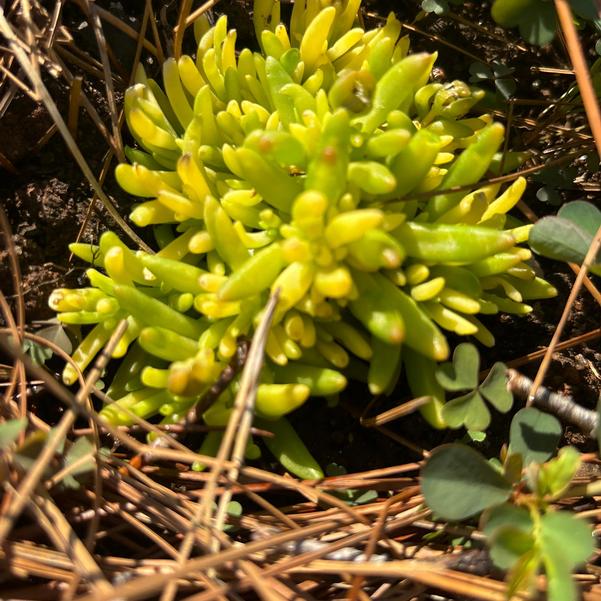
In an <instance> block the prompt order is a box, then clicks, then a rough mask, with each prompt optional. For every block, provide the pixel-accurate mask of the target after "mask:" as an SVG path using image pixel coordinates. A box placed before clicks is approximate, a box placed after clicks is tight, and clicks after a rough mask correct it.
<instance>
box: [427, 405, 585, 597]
mask: <svg viewBox="0 0 601 601" xmlns="http://www.w3.org/2000/svg"><path fill="white" fill-rule="evenodd" d="M560 435H561V425H560V424H559V422H558V420H557V419H556V418H555V417H553V416H551V415H547V414H544V413H542V412H540V411H539V410H538V409H534V408H526V409H522V410H521V411H519V412H518V413H517V414H516V415H515V417H514V419H513V421H512V424H511V435H510V444H509V451H508V452H505V453H504V457H503V463H500V462H494V461H487V460H486V459H485V458H484V457H483V456H482V455H481V454H480V453H478V452H477V451H475V450H474V449H472V448H470V447H468V446H465V445H463V444H449V445H443V446H441V447H439V448H437V449H435V450H434V451H433V452H432V454H431V456H430V458H429V459H428V460H427V462H426V464H425V466H424V468H423V470H422V474H421V475H422V491H423V493H424V496H425V500H426V503H427V504H428V505H429V506H430V508H431V509H432V511H433V512H434V513H435V514H436V515H437V516H438V517H439V518H443V519H447V520H463V519H466V518H469V517H473V516H478V515H479V516H480V524H481V528H482V530H483V532H484V534H485V535H486V537H487V542H488V545H489V548H490V554H491V558H492V560H493V562H494V563H495V564H496V565H497V567H499V568H501V569H503V570H507V580H508V591H507V598H512V597H513V595H514V594H516V593H517V592H519V591H522V590H529V589H532V588H534V585H535V577H536V575H537V574H538V572H539V571H541V570H542V569H544V571H545V572H546V575H547V593H548V596H547V598H548V599H550V601H572V600H575V599H577V598H578V596H577V590H576V587H575V585H574V582H573V580H572V577H571V572H572V570H573V569H574V568H575V567H576V566H577V565H579V564H581V563H583V562H584V561H586V560H587V559H588V557H589V556H590V555H591V554H592V552H593V533H592V530H591V527H590V525H589V524H588V523H587V522H586V521H584V520H582V519H579V518H577V517H576V516H575V515H574V514H572V513H570V512H568V511H559V510H558V509H556V508H555V507H554V506H553V503H555V502H556V501H558V500H560V499H561V498H562V497H563V496H569V486H570V483H571V481H572V479H573V477H574V475H575V474H576V471H577V470H578V467H579V466H580V462H581V458H580V454H579V453H578V451H576V449H574V448H573V447H564V448H562V449H561V450H560V451H559V454H558V455H557V457H555V458H553V459H549V458H550V457H551V455H552V454H553V453H554V450H555V447H556V445H557V443H558V441H559V437H560Z"/></svg>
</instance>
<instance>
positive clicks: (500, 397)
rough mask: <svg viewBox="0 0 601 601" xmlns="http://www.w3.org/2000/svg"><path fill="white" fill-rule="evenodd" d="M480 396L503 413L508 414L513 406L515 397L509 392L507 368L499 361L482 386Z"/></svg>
mask: <svg viewBox="0 0 601 601" xmlns="http://www.w3.org/2000/svg"><path fill="white" fill-rule="evenodd" d="M480 394H481V395H482V396H483V397H484V398H485V399H486V400H487V401H488V402H489V403H490V404H491V405H492V406H493V407H495V409H497V410H498V411H500V412H501V413H507V411H509V410H510V409H511V406H512V405H513V395H512V394H511V392H509V390H507V366H506V365H505V364H504V363H501V362H500V361H498V362H497V363H495V364H494V365H493V366H492V367H491V369H490V371H489V372H488V375H487V376H486V379H485V380H484V382H482V384H480Z"/></svg>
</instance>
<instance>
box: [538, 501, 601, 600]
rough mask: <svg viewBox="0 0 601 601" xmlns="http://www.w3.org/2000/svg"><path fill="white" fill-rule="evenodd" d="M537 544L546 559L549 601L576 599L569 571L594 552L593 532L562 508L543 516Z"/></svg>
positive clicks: (582, 521) (583, 522)
mask: <svg viewBox="0 0 601 601" xmlns="http://www.w3.org/2000/svg"><path fill="white" fill-rule="evenodd" d="M539 545H540V548H541V553H542V555H543V558H544V562H545V570H546V572H547V581H548V599H549V600H550V601H576V599H577V598H578V595H577V590H576V586H575V584H574V581H573V580H572V575H571V572H572V570H573V569H574V567H576V566H577V565H579V564H581V563H583V562H585V561H586V560H587V559H588V558H589V557H590V556H591V554H592V553H593V550H594V545H593V533H592V529H591V527H590V525H589V524H588V523H587V522H585V521H584V520H581V519H578V518H576V517H575V516H574V515H572V514H570V513H568V512H564V511H553V512H550V513H547V514H546V515H544V516H543V517H542V519H541V522H540V540H539Z"/></svg>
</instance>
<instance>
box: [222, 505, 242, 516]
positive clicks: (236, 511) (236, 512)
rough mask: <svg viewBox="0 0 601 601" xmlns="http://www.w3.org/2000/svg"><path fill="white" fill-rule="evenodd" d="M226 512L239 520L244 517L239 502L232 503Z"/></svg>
mask: <svg viewBox="0 0 601 601" xmlns="http://www.w3.org/2000/svg"><path fill="white" fill-rule="evenodd" d="M225 511H226V513H227V514H228V515H231V516H234V517H237V518H239V517H240V516H241V515H242V505H241V504H240V503H239V502H238V501H230V502H229V503H228V504H227V506H226V508H225Z"/></svg>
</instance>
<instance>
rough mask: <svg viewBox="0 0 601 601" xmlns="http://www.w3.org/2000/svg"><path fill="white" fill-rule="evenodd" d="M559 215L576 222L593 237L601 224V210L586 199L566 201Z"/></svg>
mask: <svg viewBox="0 0 601 601" xmlns="http://www.w3.org/2000/svg"><path fill="white" fill-rule="evenodd" d="M557 216H558V217H563V219H567V220H568V221H571V222H572V223H575V224H576V225H577V226H578V227H579V228H580V229H582V230H583V231H585V232H587V233H588V234H589V235H590V237H591V238H592V237H593V236H594V235H595V234H596V233H597V230H598V229H599V227H600V226H601V211H600V210H599V209H598V208H597V207H596V206H595V205H593V204H591V203H590V202H585V201H584V200H575V201H573V202H568V203H566V204H565V205H563V206H562V207H561V209H559V211H558V212H557Z"/></svg>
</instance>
